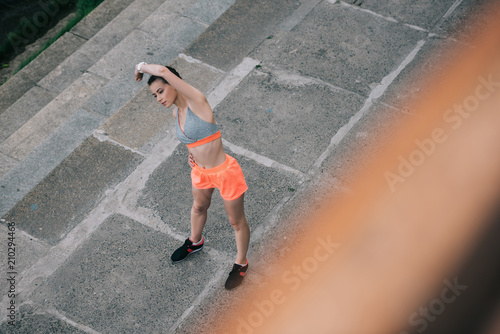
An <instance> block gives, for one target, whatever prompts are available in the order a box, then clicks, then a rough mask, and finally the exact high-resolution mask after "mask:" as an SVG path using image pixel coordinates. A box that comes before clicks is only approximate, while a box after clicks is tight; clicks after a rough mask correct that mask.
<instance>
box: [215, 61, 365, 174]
mask: <svg viewBox="0 0 500 334" xmlns="http://www.w3.org/2000/svg"><path fill="white" fill-rule="evenodd" d="M363 101H364V97H362V96H359V95H357V94H353V93H350V92H346V91H342V90H339V89H335V88H334V87H331V86H329V85H328V84H326V83H323V82H321V81H319V80H315V79H313V78H311V77H308V78H306V77H301V76H300V75H298V74H297V73H294V72H287V71H282V70H279V69H273V68H272V67H268V66H263V67H261V68H259V69H255V70H254V71H253V72H252V73H251V74H250V75H249V76H248V77H247V78H245V80H244V81H243V82H242V83H241V84H240V85H239V86H238V87H237V88H236V89H235V90H234V91H233V92H232V93H231V94H230V95H229V96H228V97H227V98H226V99H225V100H224V101H223V102H222V103H221V104H220V105H219V106H218V107H217V108H216V109H215V112H216V113H217V115H218V117H217V121H218V123H219V124H220V126H221V128H222V132H223V134H224V138H226V139H227V140H228V141H230V142H231V143H234V144H236V145H239V146H242V147H245V148H246V149H248V150H250V151H253V152H256V153H258V154H261V155H263V156H266V157H268V158H271V159H273V160H276V161H278V162H280V163H282V164H285V165H288V166H291V167H294V168H296V169H298V170H300V171H302V172H304V173H306V172H307V171H308V170H309V169H310V167H311V166H312V164H313V163H314V162H315V161H316V159H317V158H318V157H319V156H320V154H321V153H322V152H323V151H324V150H325V149H326V148H327V147H328V145H329V144H330V139H331V138H332V137H333V136H334V134H335V133H336V132H337V131H338V129H339V128H340V127H341V126H343V125H344V124H345V123H347V122H348V120H349V118H350V117H352V116H353V115H354V114H355V113H356V112H357V111H358V110H359V109H360V108H361V106H362V104H363ZM242 110H244V111H242Z"/></svg>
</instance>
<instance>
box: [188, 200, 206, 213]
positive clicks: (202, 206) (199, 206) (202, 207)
mask: <svg viewBox="0 0 500 334" xmlns="http://www.w3.org/2000/svg"><path fill="white" fill-rule="evenodd" d="M209 207H210V201H207V202H204V203H199V202H197V201H194V202H193V206H192V210H193V212H194V213H196V214H203V213H206V212H207V210H208V208H209Z"/></svg>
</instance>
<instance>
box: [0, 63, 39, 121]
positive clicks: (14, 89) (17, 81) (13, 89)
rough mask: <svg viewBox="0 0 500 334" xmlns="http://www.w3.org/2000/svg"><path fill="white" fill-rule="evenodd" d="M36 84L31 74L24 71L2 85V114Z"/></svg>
mask: <svg viewBox="0 0 500 334" xmlns="http://www.w3.org/2000/svg"><path fill="white" fill-rule="evenodd" d="M34 85H35V81H33V80H32V79H31V78H30V76H29V75H27V74H26V73H23V72H22V71H21V72H19V73H17V74H16V75H14V76H13V77H12V78H10V79H9V80H7V82H6V83H4V84H3V85H1V86H0V97H1V98H0V115H1V114H2V113H3V112H5V110H7V109H8V108H9V107H10V106H11V105H12V104H13V103H14V102H16V101H17V99H19V98H20V97H21V96H23V94H24V93H26V92H27V91H29V90H30V89H31V88H33V86H34Z"/></svg>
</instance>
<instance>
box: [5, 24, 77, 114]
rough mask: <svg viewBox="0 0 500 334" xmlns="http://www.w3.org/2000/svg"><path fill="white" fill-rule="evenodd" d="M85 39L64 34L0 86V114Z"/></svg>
mask: <svg viewBox="0 0 500 334" xmlns="http://www.w3.org/2000/svg"><path fill="white" fill-rule="evenodd" d="M83 43H85V39H83V38H81V37H78V36H75V35H73V34H71V33H66V34H64V35H63V36H62V37H60V38H59V39H58V40H57V41H56V42H55V43H54V44H52V45H51V46H50V47H49V48H47V49H46V50H45V51H43V52H42V53H41V54H40V55H39V56H38V57H36V59H34V60H33V61H32V62H31V63H29V64H28V65H27V66H26V67H24V68H23V69H22V70H21V71H20V72H18V73H17V74H16V75H15V76H13V77H12V78H10V79H9V80H8V81H7V82H6V83H5V84H3V85H2V86H0V114H1V113H2V112H4V111H5V110H6V109H7V108H8V107H9V106H11V105H12V104H13V103H14V102H15V101H17V100H18V99H19V98H21V96H23V94H24V93H26V92H27V91H29V90H30V89H31V88H32V87H33V86H34V84H35V83H36V82H38V81H39V80H41V79H42V78H43V77H45V76H46V75H47V74H49V73H50V72H51V71H52V70H53V69H54V68H56V67H57V66H58V65H59V64H60V63H61V62H62V61H64V59H66V58H67V57H68V56H70V55H71V54H73V52H75V51H76V50H77V49H78V48H79V47H80V46H81V45H82V44H83Z"/></svg>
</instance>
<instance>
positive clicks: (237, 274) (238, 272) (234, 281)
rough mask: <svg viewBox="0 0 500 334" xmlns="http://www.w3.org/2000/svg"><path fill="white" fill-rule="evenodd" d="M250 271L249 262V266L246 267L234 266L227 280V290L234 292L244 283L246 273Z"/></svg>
mask: <svg viewBox="0 0 500 334" xmlns="http://www.w3.org/2000/svg"><path fill="white" fill-rule="evenodd" d="M247 270H248V260H247V264H245V265H244V266H242V265H240V264H236V263H235V264H234V265H233V270H231V272H230V273H229V277H228V278H227V280H226V285H225V287H226V289H227V290H232V289H234V288H236V287H237V286H239V285H240V284H241V282H243V278H244V277H245V273H246V272H247Z"/></svg>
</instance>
